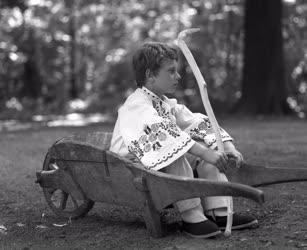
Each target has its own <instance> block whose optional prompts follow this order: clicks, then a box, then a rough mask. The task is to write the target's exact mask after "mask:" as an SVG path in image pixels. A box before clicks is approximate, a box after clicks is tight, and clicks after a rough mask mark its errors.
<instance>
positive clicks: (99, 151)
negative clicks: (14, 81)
mask: <svg viewBox="0 0 307 250" xmlns="http://www.w3.org/2000/svg"><path fill="white" fill-rule="evenodd" d="M111 137H112V134H111V133H102V132H96V133H89V134H86V135H73V136H70V137H65V138H63V139H61V140H59V141H57V142H56V143H55V144H54V145H52V146H51V147H50V149H49V150H48V153H47V154H46V157H45V160H44V164H43V170H42V171H39V172H37V173H36V175H37V181H36V182H37V183H39V184H40V186H41V187H42V188H43V192H44V196H45V198H46V201H47V203H48V205H49V206H50V208H51V209H52V211H53V212H54V213H55V214H56V215H58V216H60V217H64V218H78V217H81V216H84V215H86V214H87V213H88V212H89V211H90V209H91V208H92V207H93V205H94V202H95V201H99V202H106V203H111V204H118V205H125V206H130V207H132V208H136V209H140V208H141V210H142V213H143V218H144V220H145V223H146V227H147V229H148V231H149V233H150V234H151V235H152V236H155V237H160V236H162V235H163V234H164V232H165V225H164V223H163V222H162V220H161V212H162V211H163V209H164V208H166V207H167V206H169V205H171V204H173V203H174V202H176V201H178V200H184V199H188V198H194V197H201V196H235V197H245V198H248V199H251V200H254V201H255V202H258V203H260V204H262V203H263V202H264V194H263V192H262V191H261V190H259V189H256V188H254V187H256V186H262V185H268V184H273V183H280V182H290V181H306V180H307V169H304V168H302V169H293V168H265V167H260V166H252V165H249V164H243V166H242V167H241V168H240V169H236V170H234V169H233V170H231V171H229V173H227V175H228V178H229V180H230V182H214V181H209V180H205V179H193V178H184V177H178V176H173V175H170V174H165V173H162V172H158V171H154V170H146V169H145V168H144V167H143V166H142V165H141V164H140V163H135V162H132V161H130V160H128V159H126V158H123V157H120V156H118V155H116V154H114V153H112V152H110V151H109V150H108V149H109V146H110V141H111ZM252 186H253V187H252Z"/></svg>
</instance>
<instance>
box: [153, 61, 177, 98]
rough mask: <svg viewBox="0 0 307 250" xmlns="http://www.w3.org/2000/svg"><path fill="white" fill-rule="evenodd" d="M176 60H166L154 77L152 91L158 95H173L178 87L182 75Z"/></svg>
mask: <svg viewBox="0 0 307 250" xmlns="http://www.w3.org/2000/svg"><path fill="white" fill-rule="evenodd" d="M177 68H178V63H177V61H176V60H165V61H164V62H163V63H162V66H161V68H160V70H159V72H158V73H157V75H156V76H153V82H152V84H151V90H152V91H153V92H154V93H156V94H157V95H164V94H173V93H174V92H175V90H176V88H177V86H178V82H179V80H180V75H179V74H178V72H177Z"/></svg>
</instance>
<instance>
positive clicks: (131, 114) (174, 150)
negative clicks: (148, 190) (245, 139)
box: [110, 87, 232, 170]
mask: <svg viewBox="0 0 307 250" xmlns="http://www.w3.org/2000/svg"><path fill="white" fill-rule="evenodd" d="M220 129H221V135H222V140H223V141H231V140H232V138H231V137H230V136H229V134H228V133H227V132H226V131H225V130H223V129H222V128H220ZM195 141H202V142H204V143H205V144H206V145H207V146H208V147H210V148H212V149H214V148H215V147H216V138H215V135H214V131H213V129H212V126H211V124H210V122H209V119H208V117H207V116H205V115H203V114H200V113H192V112H191V111H190V110H189V109H188V108H187V107H186V106H184V105H181V104H178V103H177V100H176V99H169V98H167V97H166V96H164V97H163V100H162V99H161V98H159V97H158V96H157V95H155V94H154V93H152V92H151V91H149V90H148V89H147V88H145V87H142V88H138V89H136V90H135V91H134V93H132V94H131V95H130V96H129V97H128V98H127V100H126V101H125V103H124V104H123V105H122V106H121V107H120V108H119V110H118V118H117V121H116V123H115V127H114V131H113V136H112V140H111V147H110V151H112V152H114V153H117V154H119V155H121V156H127V155H129V154H133V155H134V156H136V157H137V158H138V159H139V160H140V161H141V162H142V164H143V165H144V167H146V168H147V169H154V170H159V169H162V168H164V167H166V166H168V165H169V164H170V163H172V162H174V161H175V160H177V159H178V158H179V157H181V156H183V155H184V154H185V153H186V152H187V151H188V150H189V149H190V148H191V147H192V146H193V145H194V143H195Z"/></svg>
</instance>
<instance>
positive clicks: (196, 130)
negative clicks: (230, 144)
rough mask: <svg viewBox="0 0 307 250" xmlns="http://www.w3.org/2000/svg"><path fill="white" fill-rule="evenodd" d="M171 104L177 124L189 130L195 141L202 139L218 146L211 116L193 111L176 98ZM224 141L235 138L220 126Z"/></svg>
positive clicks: (207, 143) (186, 130) (210, 144)
mask: <svg viewBox="0 0 307 250" xmlns="http://www.w3.org/2000/svg"><path fill="white" fill-rule="evenodd" d="M170 105H171V107H172V109H173V113H174V115H175V117H176V121H177V125H178V126H179V127H180V128H181V129H182V130H183V131H185V132H187V133H188V134H189V135H190V136H191V138H192V139H194V140H195V141H202V142H204V143H205V144H206V145H207V146H208V147H210V148H212V149H214V148H216V147H217V143H216V137H215V134H214V130H213V128H212V125H211V123H210V121H209V118H208V117H207V116H205V115H203V114H201V113H193V112H192V111H190V110H189V109H188V108H187V107H186V106H185V105H182V104H178V103H177V101H176V100H175V99H170ZM220 131H221V137H222V141H223V142H225V141H233V138H232V137H231V136H230V135H229V134H228V133H227V132H226V131H225V130H224V129H223V128H221V127H220Z"/></svg>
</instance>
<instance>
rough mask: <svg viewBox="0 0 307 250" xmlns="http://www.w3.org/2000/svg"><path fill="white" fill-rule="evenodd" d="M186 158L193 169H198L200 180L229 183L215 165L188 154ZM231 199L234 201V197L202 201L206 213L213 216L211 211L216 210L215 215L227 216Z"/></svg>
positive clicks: (202, 199)
mask: <svg viewBox="0 0 307 250" xmlns="http://www.w3.org/2000/svg"><path fill="white" fill-rule="evenodd" d="M186 158H187V160H188V161H189V163H190V166H191V168H192V169H196V171H197V174H198V177H199V178H204V179H208V180H213V181H228V179H227V177H226V176H225V175H224V174H223V173H220V171H219V170H218V169H217V168H216V167H215V166H214V165H212V164H209V163H206V162H205V161H204V160H202V159H200V158H198V157H195V156H194V155H191V154H187V155H186ZM229 199H232V197H229V196H210V197H203V198H201V201H202V206H203V208H204V210H205V213H208V214H209V215H211V211H212V210H214V212H215V215H217V216H225V215H227V206H228V204H229Z"/></svg>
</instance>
